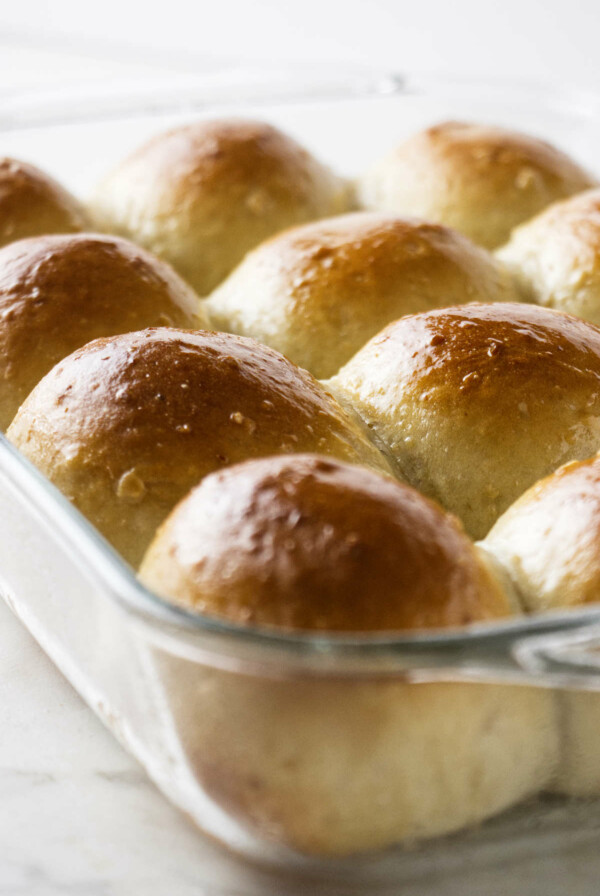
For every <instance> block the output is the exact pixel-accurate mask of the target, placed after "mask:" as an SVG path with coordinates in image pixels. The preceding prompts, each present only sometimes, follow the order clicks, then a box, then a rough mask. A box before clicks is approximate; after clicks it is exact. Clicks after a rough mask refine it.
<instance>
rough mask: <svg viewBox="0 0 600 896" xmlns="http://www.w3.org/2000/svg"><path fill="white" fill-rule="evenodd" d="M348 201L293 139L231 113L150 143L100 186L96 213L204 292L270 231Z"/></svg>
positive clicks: (340, 184) (341, 185)
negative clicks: (233, 115) (228, 117)
mask: <svg viewBox="0 0 600 896" xmlns="http://www.w3.org/2000/svg"><path fill="white" fill-rule="evenodd" d="M349 203H350V189H349V187H348V185H347V184H346V183H345V182H344V181H343V180H341V179H340V178H338V177H336V176H335V175H334V174H333V173H332V172H331V171H330V170H329V169H328V168H326V167H325V166H324V165H322V164H321V163H320V162H318V161H317V160H316V159H315V158H313V156H311V155H310V153H309V152H307V150H305V149H303V147H301V146H300V145H299V144H298V143H296V141H295V140H293V139H292V138H291V137H288V136H287V135H286V134H283V133H282V132H281V131H279V130H277V129H276V128H274V127H272V126H271V125H268V124H264V123H262V122H256V121H243V120H237V119H231V120H222V121H203V122H198V123H196V124H193V125H189V126H186V127H180V128H176V129H175V130H172V131H169V132H168V133H164V134H160V135H159V136H157V137H155V138H154V139H152V140H150V142H148V143H146V144H145V145H144V146H142V147H141V148H140V149H139V150H138V151H137V152H135V153H134V154H133V155H132V156H130V157H129V158H127V159H126V160H125V161H124V162H122V163H121V164H120V165H119V166H118V167H117V168H116V169H115V170H114V171H113V172H112V173H111V174H109V175H108V176H107V177H106V178H105V180H104V181H103V182H102V183H101V184H100V185H99V187H98V189H97V191H96V195H95V198H94V201H93V203H92V213H93V215H94V217H95V220H96V221H97V222H98V226H99V227H100V228H101V229H105V230H107V231H109V232H114V233H119V234H121V235H123V236H128V237H130V238H131V239H133V240H134V241H135V242H137V243H139V244H140V245H142V246H146V248H148V249H151V250H152V251H153V252H156V254H157V255H160V256H162V257H163V258H165V259H166V260H167V261H169V262H171V264H172V265H173V266H174V267H175V268H176V270H178V271H179V273H180V274H182V275H183V276H184V277H185V278H186V279H187V280H189V282H190V283H191V284H192V286H194V288H195V289H196V290H197V291H198V293H199V294H200V295H206V294H208V293H209V292H211V290H213V289H214V288H215V286H216V285H217V284H218V283H219V282H220V281H221V280H223V279H224V278H225V277H226V276H227V274H228V273H229V272H230V271H231V270H232V269H233V268H234V267H235V265H236V264H237V263H238V262H239V261H241V259H242V258H243V257H244V255H245V254H246V252H248V250H249V249H252V248H254V246H256V245H258V243H260V242H262V240H264V239H266V238H267V237H269V236H271V234H273V233H277V231H279V230H283V228H285V227H290V226H291V225H293V224H298V223H301V222H303V221H310V220H313V219H315V218H323V217H325V216H327V215H333V214H337V213H338V212H342V211H346V210H347V209H348V208H349Z"/></svg>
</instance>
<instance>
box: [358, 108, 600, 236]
mask: <svg viewBox="0 0 600 896" xmlns="http://www.w3.org/2000/svg"><path fill="white" fill-rule="evenodd" d="M596 183H597V181H596V180H595V179H594V178H593V177H592V175H591V174H589V173H588V172H587V171H584V170H583V169H582V168H581V167H580V166H579V165H577V164H576V163H575V162H574V161H573V160H572V159H570V158H569V157H568V156H566V155H565V154H564V153H562V152H560V151H559V150H558V149H556V148H555V147H554V146H551V145H550V144H548V143H545V142H544V141H542V140H538V139H536V138H535V137H530V136H527V135H525V134H520V133H517V132H515V131H508V130H504V129H503V128H496V127H490V126H489V125H477V124H465V123H464V122H457V121H448V122H445V123H443V124H438V125H436V126H435V127H431V128H428V129H427V130H425V131H421V132H420V133H418V134H415V135H414V136H413V137H411V138H409V139H408V140H406V141H405V142H404V143H402V144H401V145H400V146H398V147H397V148H396V149H395V150H394V151H393V152H392V153H390V154H389V155H388V156H386V157H385V158H384V159H382V160H381V161H380V162H379V163H378V164H376V165H375V166H374V167H373V168H372V169H371V170H370V171H369V172H367V174H366V175H365V176H364V177H363V178H362V179H361V180H360V181H359V183H358V195H359V199H360V203H361V205H362V206H363V207H365V208H372V209H382V210H385V211H393V212H397V213H398V214H401V215H416V216H417V217H419V218H425V219H426V220H429V221H438V222H440V223H441V224H446V225H447V226H448V227H454V228H455V229H456V230H460V231H461V233H464V234H466V235H467V236H468V237H470V238H471V239H472V240H473V241H474V242H476V243H479V244H481V245H482V246H486V247H487V248H489V249H493V248H495V247H496V246H500V245H502V244H503V243H505V242H506V240H507V239H508V237H509V235H510V232H511V230H512V229H513V227H516V226H517V224H520V223H521V222H522V221H526V220H527V219H528V218H531V217H532V216H533V215H535V214H537V212H539V211H541V210H542V209H543V208H545V207H546V206H547V205H549V204H550V203H551V202H554V201H555V200H557V199H563V198H564V197H566V196H571V195H572V194H573V193H579V192H580V191H581V190H586V189H587V188H588V187H592V186H594V185H595V184H596Z"/></svg>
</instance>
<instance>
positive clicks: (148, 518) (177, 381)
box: [8, 328, 389, 565]
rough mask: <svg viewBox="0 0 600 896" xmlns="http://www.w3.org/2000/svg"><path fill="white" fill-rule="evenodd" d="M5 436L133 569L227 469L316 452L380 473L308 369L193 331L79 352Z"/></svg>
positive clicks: (353, 423)
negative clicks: (204, 483) (201, 485)
mask: <svg viewBox="0 0 600 896" xmlns="http://www.w3.org/2000/svg"><path fill="white" fill-rule="evenodd" d="M8 437H9V439H10V440H11V441H12V442H13V443H14V444H15V445H16V446H17V447H18V448H19V449H20V450H21V451H22V453H23V454H24V455H25V456H26V457H27V458H28V459H29V460H30V461H32V463H34V464H35V465H36V466H37V467H38V468H39V469H40V470H41V471H42V473H44V474H45V475H46V476H47V477H48V479H50V481H51V482H53V483H54V484H55V485H56V486H57V487H58V488H59V489H60V490H61V491H62V492H64V493H65V494H66V495H67V496H68V497H69V498H70V500H72V501H73V503H74V504H75V505H76V506H77V507H78V508H79V509H80V510H81V511H82V512H83V513H84V515H85V516H87V517H88V519H90V520H91V522H92V523H93V524H94V525H95V526H96V527H97V528H98V529H99V530H100V532H102V534H103V535H104V536H105V537H106V538H107V539H108V540H109V541H110V542H111V543H112V544H113V545H114V546H115V547H116V549H117V550H119V551H120V552H121V553H122V554H123V556H124V557H125V558H126V559H127V560H128V561H129V562H130V563H131V564H132V565H137V563H138V562H139V560H140V559H141V557H142V555H143V552H144V550H145V548H146V547H147V545H148V543H149V542H150V540H151V538H152V536H153V535H154V532H155V530H156V528H157V526H158V525H159V523H161V522H162V520H163V519H164V518H165V517H166V515H167V514H168V513H169V511H170V510H171V508H172V507H173V506H174V505H175V504H176V503H177V501H178V500H179V499H180V498H181V497H183V495H184V494H185V493H186V492H187V491H188V490H189V489H190V488H191V487H192V486H193V485H196V484H197V483H198V482H199V481H200V480H201V479H202V477H203V476H205V475H206V474H207V473H211V472H213V471H214V470H217V469H219V468H221V467H223V466H226V465H228V464H231V463H235V462H236V461H240V460H245V459H246V458H249V457H257V456H263V455H267V454H280V453H290V452H296V451H319V452H321V453H325V454H331V455H333V456H336V457H340V458H342V459H346V460H350V461H355V462H364V463H365V464H367V465H371V466H373V467H375V468H376V469H380V470H385V471H387V470H388V469H389V468H388V466H387V463H386V461H385V460H384V458H383V455H382V454H381V453H380V452H379V451H378V450H377V449H376V448H375V447H373V445H372V444H371V443H370V441H369V440H368V438H367V436H366V435H365V434H364V430H363V426H362V424H361V423H360V422H359V421H358V420H356V419H354V418H353V417H352V416H351V415H350V413H346V412H345V411H343V410H342V408H341V407H340V406H339V405H338V404H337V402H336V401H335V400H334V399H333V398H331V396H330V395H328V393H327V392H326V391H325V390H324V389H323V388H322V387H321V386H320V385H319V384H318V382H317V381H316V380H315V379H313V377H311V376H310V374H308V373H307V372H306V371H302V370H300V369H299V368H297V367H295V366H294V365H293V364H291V362H289V361H287V360H286V359H285V358H283V357H282V356H281V355H279V354H277V353H276V352H274V351H272V350H271V349H269V348H266V347H265V346H262V345H260V344H259V343H256V342H253V341H252V340H249V339H242V338H240V337H236V336H230V335H227V334H224V333H210V332H205V331H201V330H200V331H197V332H192V331H186V330H177V329H166V328H157V329H150V330H143V331H141V332H139V333H128V334H125V335H121V336H115V337H112V338H109V339H98V340H95V341H94V342H91V343H89V344H88V345H86V346H84V347H83V348H82V349H80V350H78V351H76V352H75V353H73V354H72V355H70V356H69V357H68V358H66V359H65V360H64V361H62V362H61V363H60V364H58V365H56V366H55V367H54V368H53V369H52V370H51V371H50V373H48V374H47V375H46V376H45V377H44V379H42V380H41V382H40V383H39V384H38V385H37V386H36V388H35V389H34V390H33V392H32V393H31V394H30V395H29V397H28V398H27V399H26V401H25V402H24V403H23V405H22V406H21V408H20V409H19V412H18V414H17V416H16V417H15V419H14V421H13V423H12V424H11V426H10V428H9V431H8Z"/></svg>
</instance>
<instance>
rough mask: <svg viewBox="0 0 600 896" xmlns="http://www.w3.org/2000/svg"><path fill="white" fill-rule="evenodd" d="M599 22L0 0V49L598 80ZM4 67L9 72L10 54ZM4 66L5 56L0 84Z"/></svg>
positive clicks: (531, 10) (595, 10) (586, 4)
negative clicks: (20, 41) (48, 46)
mask: <svg viewBox="0 0 600 896" xmlns="http://www.w3.org/2000/svg"><path fill="white" fill-rule="evenodd" d="M599 25H600V4H599V3H598V2H597V0H571V2H561V0H502V2H493V3H492V2H489V0H454V2H452V0H411V2H402V0H345V2H342V0H338V2H331V0H329V2H328V0H302V2H296V3H290V2H286V0H211V2H209V3H207V2H191V0H190V2H184V0H167V2H164V0H163V2H161V3H155V4H150V3H144V4H142V3H131V2H123V0H121V2H120V0H102V2H100V3H91V2H86V0H54V2H50V0H46V2H41V0H21V2H18V0H2V2H0V40H2V38H4V45H5V46H6V44H7V42H8V44H9V45H10V41H11V40H12V41H16V40H17V38H19V37H20V38H23V37H24V36H27V38H28V40H29V42H30V45H33V46H37V47H40V46H43V43H44V41H50V42H56V43H57V44H59V45H61V46H63V47H64V48H69V49H70V50H72V51H73V52H76V53H79V54H81V55H83V56H85V55H86V54H87V55H91V56H98V55H102V54H103V53H106V54H108V55H111V56H112V57H113V59H115V60H120V62H121V63H122V64H130V63H132V62H134V61H146V62H148V63H162V64H164V65H169V66H173V67H177V68H197V67H205V66H207V65H214V64H219V63H227V62H230V61H237V62H239V61H245V62H248V61H270V60H275V61H277V60H279V61H281V60H285V61H288V60H297V61H299V60H302V61H319V62H326V63H330V64H332V65H335V64H336V63H339V62H342V61H344V62H348V61H351V60H352V61H356V62H361V63H365V64H373V65H382V66H387V67H391V68H393V69H398V70H408V69H410V70H420V71H421V70H426V71H442V72H452V73H457V74H458V73H466V74H480V75H494V76H502V77H511V78H517V79H518V78H529V79H541V80H547V79H552V80H555V81H561V80H566V81H569V82H574V83H577V84H585V85H592V84H596V85H600V53H599V41H598V30H599ZM6 58H8V55H7V57H6ZM1 65H2V63H0V66H1ZM11 65H12V68H13V72H16V70H17V69H18V68H19V65H17V64H16V63H15V62H14V59H12V60H11ZM59 68H60V66H57V65H56V64H54V65H52V66H50V65H49V66H48V67H47V69H46V71H45V72H43V73H44V75H45V77H53V76H56V74H57V69H59ZM8 69H9V66H8V65H7V64H6V63H5V64H4V71H3V74H5V75H6V79H7V80H10V77H11V73H10V70H8ZM41 71H43V67H42V70H41Z"/></svg>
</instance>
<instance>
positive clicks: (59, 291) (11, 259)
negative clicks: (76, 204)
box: [0, 234, 207, 430]
mask: <svg viewBox="0 0 600 896" xmlns="http://www.w3.org/2000/svg"><path fill="white" fill-rule="evenodd" d="M199 305H200V303H199V300H198V298H197V296H196V295H195V293H194V292H193V291H192V289H191V288H190V287H189V286H188V285H187V284H186V283H185V282H184V281H183V280H182V279H181V278H180V277H178V276H177V274H175V272H174V271H173V270H172V269H171V268H170V267H169V266H168V265H167V264H165V263H164V262H163V261H160V260H159V259H158V258H155V257H154V256H152V255H150V253H149V252H146V251H145V250H143V249H140V248H138V247H137V246H134V245H133V244H132V243H129V242H127V241H126V240H122V239H118V238H114V237H105V236H100V235H97V234H74V235H69V236H43V237H32V238H31V239H27V240H20V241H19V242H16V243H11V244H10V245H9V246H5V247H4V248H3V249H0V359H1V360H0V369H1V371H2V376H0V428H1V429H2V430H5V429H6V428H7V427H8V425H9V423H10V421H11V420H12V418H13V417H14V415H15V414H16V412H17V410H18V408H19V405H20V404H21V402H23V401H24V399H25V398H26V397H27V395H28V394H29V392H31V390H32V389H33V387H34V386H35V384H36V383H37V382H38V381H39V380H40V379H41V378H42V377H43V376H44V375H45V374H46V373H47V372H48V371H49V370H50V369H51V368H52V367H53V366H54V364H56V363H57V361H60V360H61V359H62V358H64V357H66V355H68V354H70V352H72V351H74V349H76V348H79V347H80V346H82V345H84V344H85V343H86V342H89V341H90V340H91V339H94V338H96V337H98V336H110V335H113V334H116V333H123V332H127V331H130V330H138V329H139V328H140V327H144V326H153V325H157V324H168V325H170V326H188V327H192V326H195V325H198V326H201V325H204V326H206V324H207V318H206V314H205V312H204V311H203V309H202V308H201V307H199Z"/></svg>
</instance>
